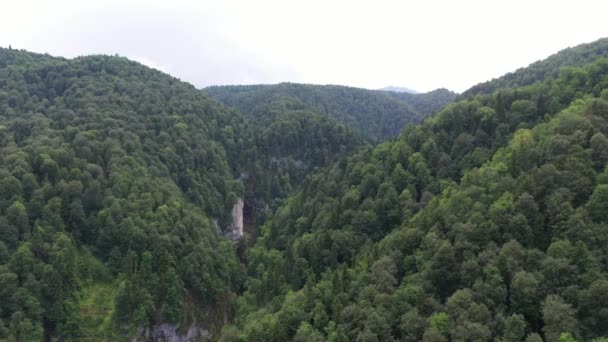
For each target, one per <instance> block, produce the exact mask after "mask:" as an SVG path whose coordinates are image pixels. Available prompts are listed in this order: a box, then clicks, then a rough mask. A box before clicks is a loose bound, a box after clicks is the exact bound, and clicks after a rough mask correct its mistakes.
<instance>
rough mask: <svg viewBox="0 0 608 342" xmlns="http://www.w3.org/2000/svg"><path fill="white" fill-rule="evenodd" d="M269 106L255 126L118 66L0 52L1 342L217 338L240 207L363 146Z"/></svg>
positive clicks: (167, 82)
mask: <svg viewBox="0 0 608 342" xmlns="http://www.w3.org/2000/svg"><path fill="white" fill-rule="evenodd" d="M264 106H266V108H267V110H264V115H265V116H264V117H257V118H256V120H250V118H248V117H243V116H242V115H241V114H240V113H239V112H237V111H235V110H232V109H229V108H226V107H224V106H222V105H221V104H218V103H217V102H215V101H213V100H211V99H210V98H208V97H207V96H205V95H204V94H203V93H201V92H200V91H199V90H197V89H195V88H194V87H192V86H191V85H189V84H186V83H184V82H181V81H179V80H177V79H175V78H172V77H170V76H168V75H165V74H163V73H161V72H158V71H156V70H152V69H150V68H147V67H145V66H143V65H141V64H138V63H135V62H131V61H129V60H127V59H125V58H121V57H110V56H90V57H82V58H76V59H71V60H70V59H63V58H54V57H51V56H48V55H40V54H33V53H28V52H25V51H16V50H10V49H0V119H1V120H0V123H1V124H0V291H2V298H3V300H2V303H0V339H4V338H8V339H16V340H39V339H40V338H41V336H42V335H44V337H45V338H63V339H78V338H79V337H92V338H99V339H121V338H125V339H126V338H127V337H129V336H133V335H134V334H135V333H136V332H137V330H136V329H137V328H142V327H148V326H153V325H155V324H160V323H171V324H176V325H178V326H180V327H181V328H182V329H186V328H188V326H189V325H191V324H203V326H204V328H205V329H211V330H212V331H213V332H215V331H214V329H215V330H217V328H218V327H220V326H221V325H222V324H223V320H224V319H225V318H226V317H229V316H230V314H229V313H230V310H231V307H232V304H231V303H232V301H233V300H234V298H235V294H236V293H237V292H238V290H239V289H240V287H241V286H242V281H243V279H244V274H243V266H242V265H241V263H240V262H239V261H238V259H237V257H236V253H235V251H234V247H233V245H232V243H230V242H229V241H228V240H226V239H225V238H223V237H222V236H221V235H220V234H219V233H220V231H219V230H218V227H224V228H226V227H229V226H230V224H231V222H232V219H233V218H232V217H231V215H230V214H231V209H232V206H233V204H234V203H235V202H236V200H237V198H239V197H241V198H242V197H245V198H246V200H251V201H253V202H255V203H258V204H261V205H264V204H271V203H272V201H273V200H274V199H277V198H282V197H285V196H286V195H287V194H288V193H289V192H291V191H292V189H293V188H296V187H297V186H298V184H299V182H300V181H301V180H302V179H304V177H305V176H306V175H307V174H308V173H309V172H310V171H312V170H314V169H315V168H317V167H322V166H324V165H328V164H329V163H331V162H333V161H334V160H336V159H337V157H338V156H339V155H341V154H347V153H351V152H353V151H355V150H357V149H358V148H360V147H362V146H364V145H365V141H364V139H363V138H362V137H361V136H360V135H359V134H358V133H356V132H354V131H353V130H352V129H350V128H348V127H346V126H345V125H343V124H340V123H338V122H337V121H335V120H333V119H332V118H328V117H326V116H321V115H319V114H317V113H315V112H312V111H310V110H309V109H308V108H306V107H303V106H300V105H299V104H297V103H294V102H291V101H288V100H286V99H281V100H279V101H274V102H272V103H269V104H260V107H261V108H262V107H264ZM100 322H104V323H103V324H101V323H100Z"/></svg>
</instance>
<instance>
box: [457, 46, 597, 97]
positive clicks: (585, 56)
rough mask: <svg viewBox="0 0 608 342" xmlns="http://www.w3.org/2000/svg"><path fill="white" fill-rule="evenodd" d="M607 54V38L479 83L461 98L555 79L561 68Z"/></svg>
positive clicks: (566, 50)
mask: <svg viewBox="0 0 608 342" xmlns="http://www.w3.org/2000/svg"><path fill="white" fill-rule="evenodd" d="M607 54H608V38H602V39H599V40H597V41H595V42H592V43H588V44H581V45H578V46H575V47H571V48H567V49H564V50H562V51H559V52H557V53H555V54H553V55H551V56H549V57H548V58H546V59H544V60H541V61H536V62H534V63H532V64H530V65H528V66H527V67H525V68H520V69H517V70H516V71H514V72H511V73H508V74H506V75H504V76H502V77H499V78H497V79H493V80H490V81H487V82H483V83H479V84H477V85H475V86H473V87H471V89H469V90H467V91H465V92H464V93H463V94H462V95H463V96H471V95H479V94H491V93H492V92H494V91H496V90H498V89H499V88H512V87H521V86H526V85H530V84H533V83H535V82H542V81H544V80H545V79H547V78H554V79H555V78H557V77H558V76H559V72H560V70H561V68H563V67H567V66H572V67H581V66H583V65H585V64H588V63H591V62H593V61H594V60H595V59H597V58H599V57H605V56H606V55H607Z"/></svg>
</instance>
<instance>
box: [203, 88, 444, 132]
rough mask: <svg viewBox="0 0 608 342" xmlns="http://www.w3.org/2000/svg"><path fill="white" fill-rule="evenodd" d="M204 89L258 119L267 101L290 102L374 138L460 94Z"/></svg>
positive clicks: (332, 89) (426, 114) (421, 115)
mask: <svg viewBox="0 0 608 342" xmlns="http://www.w3.org/2000/svg"><path fill="white" fill-rule="evenodd" d="M204 91H205V92H206V93H207V94H209V95H210V96H212V97H213V98H215V99H217V100H218V101H220V102H222V103H224V104H226V105H227V106H231V107H234V108H237V109H238V110H240V111H241V112H242V113H243V114H244V115H246V116H250V117H253V118H258V117H263V116H264V115H265V113H266V112H267V111H268V110H269V108H268V103H276V102H289V103H291V105H292V106H295V107H298V108H300V109H306V110H308V111H311V112H315V113H317V114H319V115H321V116H325V117H329V118H331V119H333V120H336V121H337V122H340V123H342V124H344V125H346V126H348V127H351V128H352V129H354V130H356V131H358V132H360V133H361V134H362V135H363V136H364V137H366V139H367V140H368V141H369V142H371V143H378V142H382V141H385V140H387V139H389V138H392V137H394V136H396V135H397V134H398V133H399V131H400V130H401V129H402V128H403V127H404V126H405V125H407V124H409V123H415V122H419V121H420V120H422V119H423V118H424V117H426V116H428V115H430V114H432V112H431V110H432V109H434V108H437V107H442V106H443V105H445V104H446V103H447V102H449V101H451V99H452V98H453V97H454V96H455V94H453V93H449V92H448V93H449V94H451V95H453V96H449V94H443V95H442V96H434V95H426V94H416V95H414V94H404V96H394V97H393V96H390V94H392V93H391V92H385V91H378V90H367V89H360V88H352V87H344V86H333V85H327V86H319V85H308V84H296V83H281V84H277V85H254V86H216V87H209V88H205V89H204ZM395 94H396V95H398V94H397V93H395ZM405 95H410V96H405ZM418 99H419V100H418ZM410 100H411V101H410ZM410 102H411V103H410ZM418 104H420V105H419V106H418Z"/></svg>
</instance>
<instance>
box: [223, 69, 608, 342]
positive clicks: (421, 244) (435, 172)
mask: <svg viewBox="0 0 608 342" xmlns="http://www.w3.org/2000/svg"><path fill="white" fill-rule="evenodd" d="M605 65H608V60H605V59H599V60H597V61H596V62H594V63H592V64H590V65H587V66H584V67H581V68H574V69H570V70H566V71H565V72H564V73H562V76H560V78H558V79H556V80H547V81H545V82H542V83H538V84H534V85H531V86H527V87H523V88H516V89H506V90H505V89H502V90H498V91H497V92H495V93H494V94H492V95H480V96H475V97H469V98H466V99H463V100H461V101H458V102H454V103H451V104H449V105H447V106H446V107H445V108H444V109H442V110H441V111H440V112H439V113H438V114H437V115H435V116H433V117H430V118H427V119H426V120H425V121H424V122H422V123H421V124H419V125H410V126H408V127H406V128H405V130H404V131H403V132H402V134H401V135H400V136H399V137H398V138H397V139H396V140H395V141H391V142H388V143H384V144H381V145H378V146H377V147H375V148H374V149H372V150H369V149H365V150H361V151H359V152H358V153H355V154H353V155H352V156H351V157H349V158H346V159H344V160H341V161H340V162H338V163H335V164H334V165H332V166H331V167H329V168H327V169H326V170H322V171H321V172H318V173H315V174H313V175H312V176H310V177H309V178H308V179H307V180H306V181H305V182H304V183H303V184H302V187H301V188H300V190H299V191H297V192H296V193H295V194H293V195H292V196H291V197H290V198H289V199H288V200H287V201H286V202H285V203H284V205H283V206H282V207H280V208H278V210H277V211H276V212H275V213H274V214H273V215H272V217H271V218H270V219H269V220H268V221H267V222H266V223H265V224H264V226H263V227H262V230H261V236H260V237H259V238H258V240H257V241H256V245H255V246H254V247H253V248H252V249H251V250H250V251H249V253H248V254H247V255H246V258H247V264H248V272H247V273H248V279H247V281H246V284H247V285H246V287H245V288H246V290H245V292H244V294H243V296H242V297H241V298H240V299H239V305H238V307H239V310H238V311H237V315H236V317H235V325H234V326H233V329H236V330H233V332H234V331H238V334H239V336H241V337H242V338H243V339H254V338H260V336H265V337H270V336H272V337H274V336H281V338H282V339H288V340H289V339H292V338H294V337H295V336H296V334H297V336H298V338H304V337H306V336H315V338H316V337H317V336H319V335H318V334H321V335H322V337H323V338H325V339H330V338H332V339H336V336H343V337H344V339H345V340H357V339H369V340H388V341H390V340H406V341H419V340H423V341H447V340H454V341H487V340H504V341H522V340H527V341H542V338H541V335H542V336H545V338H546V339H547V340H548V341H558V340H559V339H560V336H564V338H575V339H577V340H591V339H593V338H598V337H601V336H604V335H606V326H605V324H603V322H606V318H605V313H606V312H605V310H602V309H601V308H602V307H605V306H606V305H607V304H606V303H605V301H604V298H605V297H606V293H605V292H606V289H608V287H606V286H605V285H606V284H605V279H606V277H607V276H608V271H607V269H606V266H605V265H606V263H605V260H607V259H606V257H607V254H606V251H605V245H606V243H608V235H606V234H605V228H606V226H605V222H604V217H603V216H602V215H603V212H604V211H606V210H603V202H604V198H603V197H604V194H603V191H604V190H603V189H604V188H603V187H604V186H605V185H606V182H605V179H604V178H606V176H605V171H604V170H605V169H606V165H605V161H603V158H604V156H603V154H602V147H601V146H603V145H602V144H603V138H602V136H605V135H606V134H607V133H608V124H607V122H608V121H607V120H608V110H607V108H608V103H606V102H605V101H604V100H602V99H600V98H598V96H599V95H600V93H601V91H600V90H601V87H603V84H604V82H605V81H606V80H607V79H608V73H606V71H604V70H606V69H605V68H603V66H605ZM598 85H601V86H598ZM606 179H608V178H606ZM345 247H346V248H345ZM266 260H273V262H269V261H266ZM607 293H608V292H607ZM293 298H298V302H299V303H300V305H301V307H300V309H304V311H303V312H302V311H298V310H295V309H294V307H293ZM592 298H593V299H592ZM313 309H314V310H313ZM312 312H314V314H313V313H312ZM296 313H297V314H296ZM284 315H289V317H290V320H289V325H288V327H289V330H287V331H286V330H284V329H285V328H286V326H284V325H283V323H281V321H279V320H278V318H279V317H283V316H284ZM294 320H295V321H294ZM254 327H255V328H254ZM260 327H263V328H260ZM258 328H260V329H261V330H257V329H258ZM262 331H263V332H265V333H268V335H260V333H261V332H262ZM563 333H569V335H568V334H564V335H562V334H563ZM337 340H339V339H337Z"/></svg>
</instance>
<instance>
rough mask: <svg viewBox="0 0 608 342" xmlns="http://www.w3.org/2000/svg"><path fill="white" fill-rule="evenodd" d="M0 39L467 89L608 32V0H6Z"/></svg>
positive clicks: (260, 76)
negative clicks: (607, 15) (607, 22)
mask: <svg viewBox="0 0 608 342" xmlns="http://www.w3.org/2000/svg"><path fill="white" fill-rule="evenodd" d="M0 8H1V13H0V46H3V47H7V46H8V45H9V44H11V45H12V46H13V48H20V49H27V50H30V51H35V52H48V53H50V54H52V55H59V56H65V57H75V56H80V55H87V54H94V53H104V54H119V55H122V56H126V57H129V58H131V59H134V60H137V61H140V62H142V63H144V64H147V65H149V66H152V67H155V68H157V69H160V70H163V71H165V72H167V73H169V74H171V75H174V76H176V77H179V78H180V79H182V80H185V81H187V82H190V83H193V84H194V85H196V86H197V87H205V86H208V85H218V84H251V83H278V82H284V81H291V82H304V83H319V84H343V85H351V86H357V87H365V88H372V89H373V88H380V87H384V86H388V85H393V86H406V87H409V88H412V89H415V90H418V91H429V90H432V89H435V88H439V87H446V88H448V89H451V90H455V91H458V92H461V91H463V90H466V89H467V88H468V87H470V86H472V85H474V84H476V83H478V82H481V81H485V80H488V79H491V78H493V77H498V76H500V75H502V74H504V73H506V72H509V71H513V70H515V69H517V68H518V67H521V66H525V65H528V64H530V63H531V62H534V61H536V60H538V59H542V58H545V57H547V56H549V55H551V54H552V53H554V52H557V51H558V50H561V49H563V48H566V47H568V46H574V45H578V44H580V43H585V42H591V41H594V40H596V39H598V38H601V37H605V36H608V25H607V24H606V13H608V1H605V0H604V1H602V0H597V1H591V0H577V1H555V0H554V1H533V0H526V1H524V0H510V1H491V0H485V1H438V0H418V1H405V0H402V1H382V0H373V1H353V0H351V1H331V0H322V1H316V0H299V1H289V0H276V1H264V0H261V1H260V0H255V1H254V0H249V1H246V0H245V1H231V0H215V1H205V0H202V1H201V0H199V1H178V0H166V1H153V0H146V1H130V2H128V1H125V0H122V1H117V0H116V1H115V0H105V1H76V0H74V1H61V0H55V1H48V0H46V1H28V0H15V1H10V0H9V1H2V3H1V7H0Z"/></svg>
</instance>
